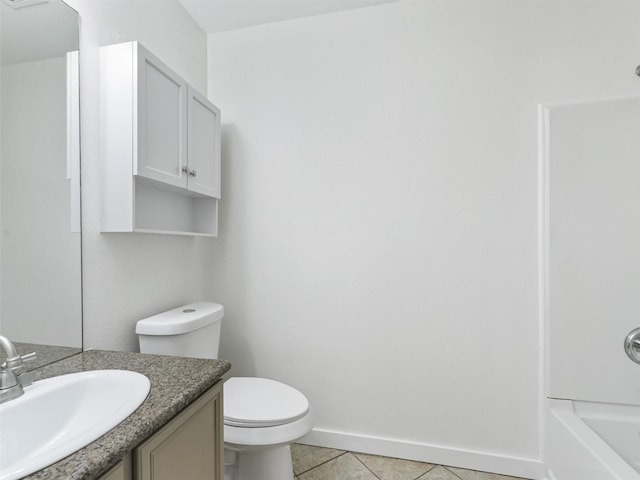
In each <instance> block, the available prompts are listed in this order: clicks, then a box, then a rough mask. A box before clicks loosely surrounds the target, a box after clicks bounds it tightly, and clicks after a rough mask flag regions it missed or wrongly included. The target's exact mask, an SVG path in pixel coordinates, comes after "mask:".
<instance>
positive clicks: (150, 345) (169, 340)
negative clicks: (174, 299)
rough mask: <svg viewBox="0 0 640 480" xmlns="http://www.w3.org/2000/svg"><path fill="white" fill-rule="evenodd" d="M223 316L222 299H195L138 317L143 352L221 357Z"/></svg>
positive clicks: (137, 328)
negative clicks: (220, 300) (217, 300)
mask: <svg viewBox="0 0 640 480" xmlns="http://www.w3.org/2000/svg"><path fill="white" fill-rule="evenodd" d="M223 316H224V308H223V307H222V305H220V304H219V303H213V302H196V303H190V304H189V305H184V306H182V307H178V308H174V309H173V310H168V311H166V312H162V313H159V314H157V315H154V316H152V317H148V318H144V319H142V320H139V321H138V322H137V323H136V333H137V334H138V340H139V342H140V352H141V353H155V354H158V355H175V356H178V357H195V358H212V359H213V358H218V347H219V345H220V324H221V321H222V317H223Z"/></svg>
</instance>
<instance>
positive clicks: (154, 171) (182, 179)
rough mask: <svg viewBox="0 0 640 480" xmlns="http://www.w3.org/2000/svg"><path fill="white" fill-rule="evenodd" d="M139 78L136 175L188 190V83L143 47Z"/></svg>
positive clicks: (140, 54) (140, 52)
mask: <svg viewBox="0 0 640 480" xmlns="http://www.w3.org/2000/svg"><path fill="white" fill-rule="evenodd" d="M138 75H139V78H138V109H137V110H138V135H137V149H138V161H137V165H134V173H135V174H138V175H142V176H144V177H147V178H152V179H154V180H158V181H160V182H164V183H168V184H171V185H176V186H180V187H186V186H187V178H186V175H185V173H184V172H183V167H184V166H186V162H187V144H186V138H187V84H186V82H185V81H184V80H182V79H181V78H180V77H178V76H177V75H176V74H175V73H173V72H172V71H171V70H169V69H168V68H166V67H165V66H164V65H163V64H162V63H161V62H160V61H159V60H157V59H155V57H153V55H151V54H150V53H149V52H147V51H146V50H144V49H143V48H142V47H140V48H139V50H138ZM134 125H135V122H134ZM136 166H137V171H136Z"/></svg>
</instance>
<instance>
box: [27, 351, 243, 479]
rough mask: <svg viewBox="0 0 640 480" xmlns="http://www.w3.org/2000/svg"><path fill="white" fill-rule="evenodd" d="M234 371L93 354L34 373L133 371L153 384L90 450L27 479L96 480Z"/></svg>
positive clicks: (212, 364) (209, 363)
mask: <svg viewBox="0 0 640 480" xmlns="http://www.w3.org/2000/svg"><path fill="white" fill-rule="evenodd" d="M230 368H231V364H230V363H229V362H226V361H224V360H204V359H198V358H182V357H169V356H163V355H149V354H142V353H127V352H110V351H103V350H89V351H86V352H82V353H79V354H77V355H74V356H72V357H68V358H66V359H64V360H61V361H59V362H56V363H53V364H50V365H48V366H45V367H42V368H40V369H38V370H34V371H33V372H32V373H33V376H34V380H36V381H37V380H42V379H44V378H49V377H55V376H58V375H64V374H67V373H74V372H81V371H86V370H111V369H119V370H131V371H133V372H138V373H142V374H143V375H146V376H147V377H148V378H149V380H151V390H150V392H149V396H148V397H147V399H146V400H145V401H144V402H143V403H142V405H140V407H139V408H138V409H137V410H136V411H135V412H133V413H132V414H131V415H130V416H129V417H127V418H126V419H125V420H124V421H123V422H122V423H120V424H119V425H117V426H116V427H115V428H113V429H112V430H110V431H109V432H107V433H106V434H105V435H103V436H102V437H100V438H99V439H97V440H96V441H95V442H93V443H90V444H89V445H87V446H86V447H84V448H83V449H81V450H78V451H77V452H75V453H73V454H71V455H69V456H68V457H66V458H64V459H62V460H60V461H59V462H57V463H54V464H53V465H50V466H49V467H47V468H45V469H43V470H40V471H38V472H36V473H34V474H32V475H29V476H28V477H25V478H28V479H34V480H35V479H38V480H42V479H56V480H60V479H63V478H64V479H65V480H93V479H97V478H99V477H100V476H101V475H102V474H104V473H105V472H106V471H107V470H109V469H110V468H111V467H112V466H114V465H115V464H116V463H118V462H119V461H120V460H121V459H122V458H123V457H124V456H125V455H126V454H127V453H128V452H130V451H131V450H133V449H134V448H135V447H137V446H138V445H140V444H141V443H142V442H143V441H144V440H146V439H147V438H148V437H149V436H151V435H152V434H153V433H155V432H156V431H157V430H158V429H159V428H160V427H162V426H163V425H165V424H166V423H167V422H168V421H169V420H171V419H172V418H173V417H174V416H175V415H177V414H178V413H179V412H180V411H182V410H183V409H184V408H185V407H187V406H188V405H189V404H190V403H192V402H193V401H194V400H195V399H196V398H198V397H199V396H200V395H201V394H202V393H204V392H205V391H206V390H207V389H208V388H209V387H211V386H212V385H213V384H214V383H216V382H217V381H218V380H220V379H221V378H222V375H223V374H224V373H225V372H227V371H228V370H229V369H230Z"/></svg>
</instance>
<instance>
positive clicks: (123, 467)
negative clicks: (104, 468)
mask: <svg viewBox="0 0 640 480" xmlns="http://www.w3.org/2000/svg"><path fill="white" fill-rule="evenodd" d="M132 478H133V476H132V472H131V455H130V454H129V455H127V456H126V457H124V459H123V460H122V461H120V463H118V464H117V465H116V466H115V467H113V468H112V469H111V470H109V471H108V472H107V473H105V474H104V475H102V476H101V477H100V478H99V479H98V480H132Z"/></svg>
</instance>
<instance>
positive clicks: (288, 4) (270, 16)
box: [178, 0, 399, 33]
mask: <svg viewBox="0 0 640 480" xmlns="http://www.w3.org/2000/svg"><path fill="white" fill-rule="evenodd" d="M178 1H179V2H180V3H182V5H183V6H184V8H185V9H186V10H187V12H189V14H190V15H191V16H192V17H193V18H194V19H195V21H196V22H197V23H198V25H200V27H201V28H202V29H203V30H204V31H205V32H206V33H217V32H224V31H226V30H235V29H238V28H245V27H251V26H255V25H262V24H264V23H273V22H280V21H283V20H291V19H294V18H302V17H311V16H314V15H322V14H324V13H331V12H338V11H341V10H352V9H354V8H362V7H370V6H372V5H379V4H382V3H392V2H397V1H399V0H178Z"/></svg>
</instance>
